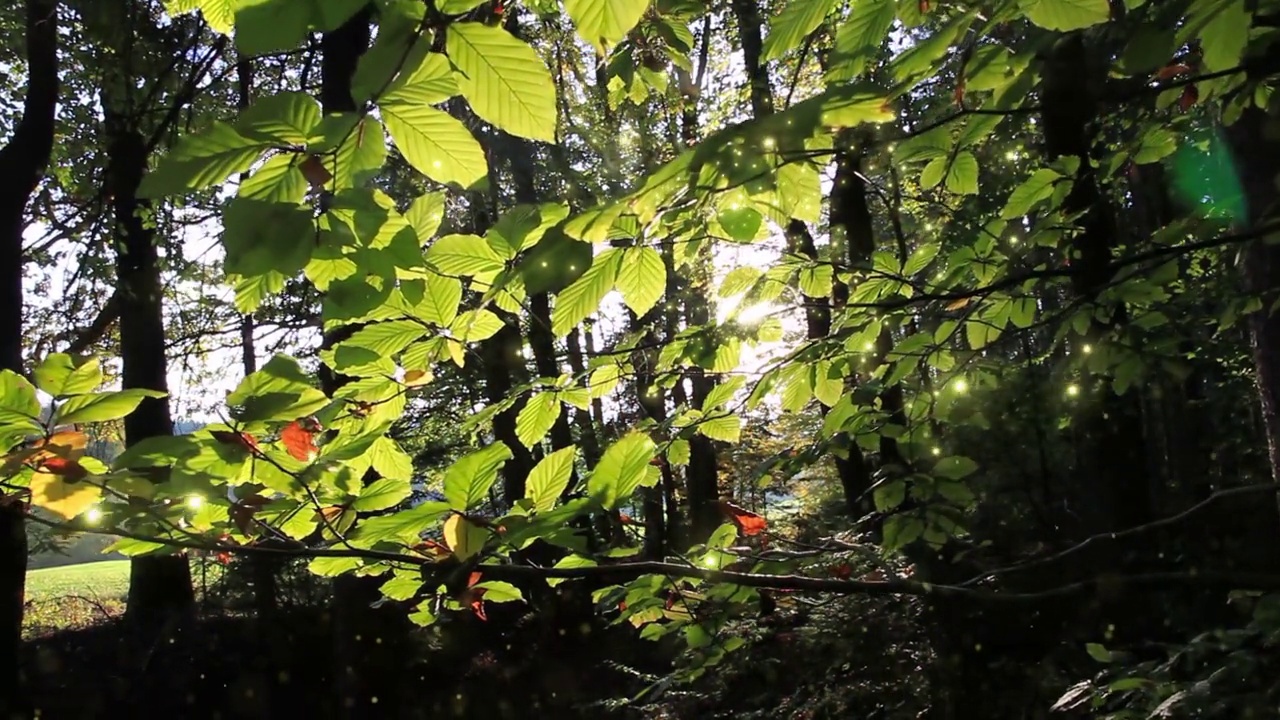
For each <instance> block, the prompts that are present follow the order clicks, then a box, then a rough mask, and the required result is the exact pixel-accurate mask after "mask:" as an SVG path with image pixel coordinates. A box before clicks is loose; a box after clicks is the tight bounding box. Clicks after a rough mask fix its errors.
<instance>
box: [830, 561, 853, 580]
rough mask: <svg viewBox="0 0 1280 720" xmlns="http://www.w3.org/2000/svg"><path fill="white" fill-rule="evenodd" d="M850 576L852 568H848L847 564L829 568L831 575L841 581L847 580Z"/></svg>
mask: <svg viewBox="0 0 1280 720" xmlns="http://www.w3.org/2000/svg"><path fill="white" fill-rule="evenodd" d="M852 574H853V568H851V567H849V563H840V564H839V565H836V566H835V567H833V568H831V575H832V576H834V577H838V578H840V579H841V580H848V579H849V576H850V575H852Z"/></svg>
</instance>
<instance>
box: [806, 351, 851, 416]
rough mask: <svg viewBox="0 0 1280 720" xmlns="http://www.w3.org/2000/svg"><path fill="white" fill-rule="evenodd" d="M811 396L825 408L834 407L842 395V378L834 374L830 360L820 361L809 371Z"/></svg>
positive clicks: (833, 367)
mask: <svg viewBox="0 0 1280 720" xmlns="http://www.w3.org/2000/svg"><path fill="white" fill-rule="evenodd" d="M811 372H812V373H813V382H812V383H811V387H812V388H813V396H814V397H816V398H817V399H818V402H820V403H822V404H823V405H826V406H827V407H834V406H835V404H836V403H838V402H840V396H842V395H843V394H844V377H843V376H841V375H840V374H839V373H837V372H836V369H835V366H834V365H833V364H832V363H831V361H830V360H820V361H818V362H817V363H815V364H814V365H813V367H812V369H811Z"/></svg>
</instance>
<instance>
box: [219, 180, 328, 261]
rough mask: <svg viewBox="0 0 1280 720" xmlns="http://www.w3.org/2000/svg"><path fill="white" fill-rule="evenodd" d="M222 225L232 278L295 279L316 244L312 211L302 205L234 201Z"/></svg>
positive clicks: (228, 206)
mask: <svg viewBox="0 0 1280 720" xmlns="http://www.w3.org/2000/svg"><path fill="white" fill-rule="evenodd" d="M222 226H223V234H222V244H223V247H224V249H225V250H226V258H225V259H224V261H223V262H224V264H225V265H226V269H227V272H228V273H229V274H233V275H241V276H244V277H255V276H257V275H263V274H265V273H268V272H278V273H280V274H282V275H284V276H286V277H289V276H292V275H294V274H296V273H298V272H300V271H301V270H302V269H303V268H304V267H306V266H307V261H308V260H310V259H311V252H312V250H313V249H314V248H315V245H316V228H315V221H314V220H313V219H312V216H311V210H310V209H309V208H306V207H303V206H301V205H286V204H283V203H273V202H264V201H262V200H251V199H249V198H243V197H237V198H232V200H231V201H230V202H229V203H227V207H226V210H224V211H223V214H222Z"/></svg>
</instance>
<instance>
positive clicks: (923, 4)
mask: <svg viewBox="0 0 1280 720" xmlns="http://www.w3.org/2000/svg"><path fill="white" fill-rule="evenodd" d="M927 12H929V0H920V13H921V14H924V13H927Z"/></svg>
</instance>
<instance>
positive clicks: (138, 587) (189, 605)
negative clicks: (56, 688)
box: [103, 99, 195, 635]
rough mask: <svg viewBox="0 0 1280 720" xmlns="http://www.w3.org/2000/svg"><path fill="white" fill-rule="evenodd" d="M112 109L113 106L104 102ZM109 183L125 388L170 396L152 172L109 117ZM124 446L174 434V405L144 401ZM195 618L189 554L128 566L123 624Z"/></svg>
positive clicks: (141, 143) (152, 627)
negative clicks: (143, 193)
mask: <svg viewBox="0 0 1280 720" xmlns="http://www.w3.org/2000/svg"><path fill="white" fill-rule="evenodd" d="M103 105H104V106H107V107H108V108H110V107H111V105H112V103H111V102H110V99H108V100H107V101H106V102H104V103H103ZM106 133H107V152H108V160H107V183H108V186H109V188H110V194H111V197H112V201H111V209H112V213H113V214H114V221H115V231H114V233H113V237H114V239H115V243H116V277H117V281H118V283H119V291H120V359H121V363H122V366H123V367H122V373H121V374H122V378H121V386H122V387H124V388H126V389H127V388H145V389H148V390H158V391H161V392H168V389H169V388H168V359H167V358H166V357H165V346H164V342H163V341H162V339H163V338H164V337H165V333H164V294H163V288H162V286H161V284H160V265H159V260H160V258H159V253H158V252H157V249H156V242H157V240H158V238H157V237H156V233H155V226H154V224H153V221H152V220H151V218H150V215H151V212H152V206H151V203H150V202H149V201H147V200H143V199H141V198H139V197H138V194H137V193H138V186H139V185H140V184H141V183H142V178H143V175H144V174H145V173H146V169H147V155H148V153H147V149H146V141H145V139H144V138H143V136H142V133H141V132H139V130H138V129H137V128H136V127H135V126H134V125H133V120H132V119H131V118H129V117H128V116H126V115H123V114H119V113H117V112H115V111H113V110H110V109H109V110H108V111H107V115H106ZM124 433H125V445H126V446H130V445H134V444H136V443H138V442H140V441H142V440H145V439H146V438H150V437H157V436H162V435H171V434H172V433H173V420H172V418H171V417H170V415H169V399H168V398H167V397H162V398H146V399H144V400H143V401H142V402H141V403H140V404H139V405H138V409H137V410H135V411H133V412H132V413H130V414H129V415H128V416H126V417H125V419H124ZM194 612H195V593H194V591H193V589H192V587H191V568H190V565H189V564H188V561H187V557H186V556H185V555H160V556H143V557H137V558H134V559H133V560H132V561H131V563H130V572H129V597H128V604H127V606H126V610H125V618H126V619H127V620H128V621H129V622H130V623H132V624H133V625H134V626H136V627H138V628H140V629H141V630H142V631H143V632H144V633H146V634H149V635H150V634H154V633H158V632H160V631H161V630H163V629H165V628H167V627H172V626H174V625H176V624H178V623H181V622H184V621H185V620H187V619H188V618H190V617H192V616H193V615H194Z"/></svg>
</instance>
